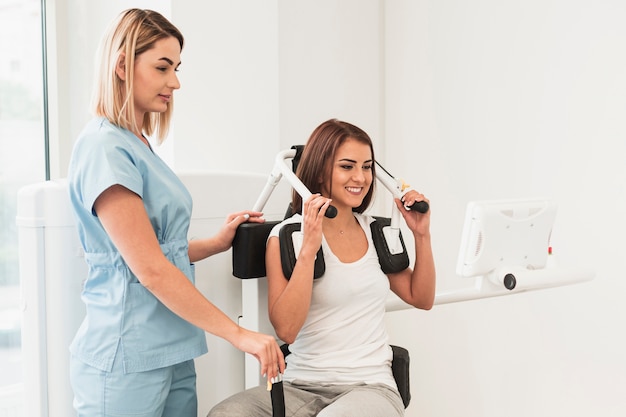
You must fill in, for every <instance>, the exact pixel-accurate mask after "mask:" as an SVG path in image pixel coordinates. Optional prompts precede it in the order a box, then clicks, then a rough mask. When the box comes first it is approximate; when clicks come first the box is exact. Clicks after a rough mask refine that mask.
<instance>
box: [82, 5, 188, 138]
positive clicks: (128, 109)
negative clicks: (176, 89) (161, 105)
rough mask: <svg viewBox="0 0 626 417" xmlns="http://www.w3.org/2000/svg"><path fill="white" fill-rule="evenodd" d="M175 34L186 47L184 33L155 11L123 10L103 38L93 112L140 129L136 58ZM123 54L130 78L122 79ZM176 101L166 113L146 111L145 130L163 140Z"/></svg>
mask: <svg viewBox="0 0 626 417" xmlns="http://www.w3.org/2000/svg"><path fill="white" fill-rule="evenodd" d="M169 37H174V38H176V39H177V40H178V42H179V43H180V49H181V50H182V49H183V43H184V39H183V35H182V34H181V32H180V31H179V30H178V29H177V28H176V27H175V26H174V25H173V24H172V23H170V21H169V20H167V19H166V18H165V17H163V16H162V15H161V14H160V13H158V12H155V11H152V10H142V9H128V10H126V11H124V12H122V13H121V14H120V15H119V16H118V17H117V18H116V19H115V20H113V22H111V24H110V25H109V28H108V30H107V31H106V32H105V34H104V36H103V37H102V40H101V43H100V47H99V53H98V56H99V62H97V63H96V79H95V88H94V93H93V98H92V108H93V112H94V113H95V114H96V115H97V116H101V117H105V118H107V119H108V120H109V121H110V122H111V123H113V124H114V125H116V126H120V127H123V128H125V129H128V130H130V131H133V132H137V131H138V130H139V127H138V126H137V121H136V120H135V101H134V94H133V84H134V69H135V58H136V57H137V56H138V55H140V54H142V53H143V52H145V51H147V50H149V49H151V48H153V47H154V44H155V42H157V41H159V40H161V39H164V38H169ZM121 54H125V61H124V64H125V68H126V74H127V75H126V81H123V80H121V79H120V78H119V77H118V76H117V74H116V72H115V67H116V65H117V62H118V60H119V57H120V55H121ZM173 109H174V102H173V100H172V101H170V103H169V105H168V106H167V110H166V111H165V112H163V113H150V112H148V113H146V114H145V115H144V119H143V133H145V134H146V135H148V136H155V137H156V138H157V141H158V143H162V142H163V140H164V139H165V138H166V137H167V132H168V131H169V127H170V121H171V118H172V112H173Z"/></svg>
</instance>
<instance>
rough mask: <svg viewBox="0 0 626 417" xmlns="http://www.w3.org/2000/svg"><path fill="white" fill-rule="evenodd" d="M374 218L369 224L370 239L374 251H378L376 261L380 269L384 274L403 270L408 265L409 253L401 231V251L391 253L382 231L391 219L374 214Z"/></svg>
mask: <svg viewBox="0 0 626 417" xmlns="http://www.w3.org/2000/svg"><path fill="white" fill-rule="evenodd" d="M374 219H375V221H373V222H372V223H371V224H370V229H371V230H372V240H373V241H374V247H375V248H376V253H378V262H379V263H380V267H381V269H382V270H383V272H384V273H385V274H393V273H396V272H400V271H404V270H405V269H407V268H408V267H409V254H408V253H407V251H406V246H405V245H404V239H402V232H399V236H400V243H402V252H400V253H397V254H393V253H391V251H390V250H389V245H387V239H385V235H384V233H383V229H384V228H385V227H387V226H389V225H390V224H391V219H389V218H387V217H376V216H374Z"/></svg>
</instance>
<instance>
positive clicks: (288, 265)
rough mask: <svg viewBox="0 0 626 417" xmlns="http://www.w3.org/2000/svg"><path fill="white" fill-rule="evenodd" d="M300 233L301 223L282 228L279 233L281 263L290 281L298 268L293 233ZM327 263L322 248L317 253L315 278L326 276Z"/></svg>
mask: <svg viewBox="0 0 626 417" xmlns="http://www.w3.org/2000/svg"><path fill="white" fill-rule="evenodd" d="M299 231H300V223H289V224H286V225H284V226H283V227H281V228H280V231H279V232H278V240H279V242H280V261H281V264H282V267H283V274H284V275H285V278H287V279H290V278H291V274H292V273H293V269H294V267H295V266H296V260H297V256H296V251H295V249H294V245H293V233H294V232H299ZM325 270H326V263H325V262H324V254H323V253H322V248H321V247H320V249H319V250H318V251H317V255H316V257H315V266H314V269H313V278H319V277H321V276H322V275H324V271H325Z"/></svg>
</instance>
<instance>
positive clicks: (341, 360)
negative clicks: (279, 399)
mask: <svg viewBox="0 0 626 417" xmlns="http://www.w3.org/2000/svg"><path fill="white" fill-rule="evenodd" d="M374 160H375V159H374V149H373V146H372V142H371V139H370V138H369V136H368V135H367V134H366V133H365V132H364V131H363V130H361V129H360V128H358V127H356V126H354V125H352V124H350V123H346V122H342V121H339V120H335V119H333V120H328V121H326V122H324V123H322V124H321V125H320V126H318V127H317V128H316V129H315V130H314V131H313V133H312V134H311V137H310V138H309V140H308V142H307V143H306V145H305V148H304V151H303V153H302V156H301V159H300V162H299V164H298V168H297V171H296V175H297V176H298V177H299V178H300V180H301V181H302V182H303V183H304V185H305V186H306V187H307V188H308V189H309V190H310V191H311V192H312V193H313V195H312V196H311V197H310V198H308V199H307V200H306V201H305V202H304V205H303V204H302V199H301V197H300V196H299V195H298V194H297V193H295V192H294V194H293V201H292V207H294V210H296V211H297V212H296V214H294V215H293V217H291V218H289V219H287V220H285V221H284V222H282V223H281V224H279V225H277V226H276V227H275V228H274V230H272V232H271V233H270V237H269V239H268V242H267V251H266V270H267V279H268V297H269V299H268V305H269V316H270V320H271V322H272V325H273V326H274V329H275V330H276V334H277V335H278V337H279V338H280V339H282V340H283V341H284V342H286V343H289V344H290V347H289V348H290V351H291V354H290V355H289V356H287V357H286V361H287V368H286V370H285V373H284V378H283V381H284V383H283V385H284V391H285V409H286V415H287V416H290V417H291V416H298V417H305V416H326V417H328V416H347V415H350V416H359V417H393V416H402V415H404V406H403V403H402V399H401V398H400V394H399V393H398V390H397V387H396V383H395V381H394V378H393V374H392V370H391V360H392V350H391V347H390V346H389V343H388V335H387V332H386V329H385V325H384V315H385V302H386V299H387V296H388V292H389V290H390V289H391V291H393V292H394V293H396V294H397V295H398V296H399V297H400V298H401V299H402V300H404V301H405V302H407V303H409V304H411V305H413V306H415V307H416V308H420V309H425V310H428V309H430V308H431V307H432V305H433V302H434V298H435V266H434V261H433V255H432V249H431V241H430V210H429V211H428V212H426V213H419V212H416V211H408V210H406V209H404V205H405V204H406V205H407V206H410V205H412V204H413V203H415V202H419V201H428V200H427V199H426V198H425V197H424V196H423V195H422V194H420V193H418V192H416V191H410V192H409V193H407V194H406V195H405V197H404V201H400V200H398V199H396V201H395V202H396V205H397V206H398V208H399V209H400V212H401V213H402V216H403V217H404V220H405V221H406V224H407V226H408V227H409V229H410V230H411V232H412V234H413V238H414V240H415V259H416V261H415V264H414V266H413V268H407V269H405V270H403V271H401V272H398V273H393V274H388V275H385V274H384V273H383V271H382V270H381V267H380V264H379V261H378V255H377V253H376V250H375V248H374V244H373V241H372V236H371V231H370V227H369V224H370V223H371V222H372V221H373V220H374V219H373V218H372V217H371V216H369V215H366V214H363V212H364V211H365V210H366V209H367V208H368V206H369V204H370V203H371V201H372V195H373V192H374V183H375V171H374V169H375V164H374ZM331 201H332V205H333V206H334V207H335V208H336V209H337V215H336V216H335V217H334V218H328V217H325V216H324V214H325V213H326V210H327V209H328V207H329V205H330V204H331ZM294 222H303V224H302V230H303V234H304V238H303V242H302V246H301V250H300V253H299V255H298V258H297V261H296V264H295V266H294V269H293V273H292V275H291V277H290V278H289V279H288V278H286V277H285V275H284V273H283V269H282V266H281V259H280V246H279V239H278V233H279V230H280V228H281V227H283V226H284V225H285V224H289V223H294ZM320 246H321V248H322V251H323V256H324V261H325V264H326V268H325V273H324V275H322V276H321V277H320V278H316V279H314V277H313V271H314V262H315V257H316V254H317V252H318V250H319V248H320ZM219 416H241V417H250V416H255V417H256V416H268V417H271V416H272V405H271V399H270V395H269V393H268V392H267V389H266V387H265V386H259V387H256V388H252V389H249V390H246V391H243V392H241V393H238V394H235V395H233V396H231V397H230V398H227V399H226V400H224V401H222V402H221V403H219V404H217V405H216V406H215V407H214V408H213V409H212V410H211V411H210V412H209V417H219Z"/></svg>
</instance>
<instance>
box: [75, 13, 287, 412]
mask: <svg viewBox="0 0 626 417" xmlns="http://www.w3.org/2000/svg"><path fill="white" fill-rule="evenodd" d="M182 48H183V36H182V34H181V33H180V31H179V30H178V29H177V28H176V27H175V26H173V25H172V24H171V23H170V22H169V21H168V20H167V19H165V18H164V17H163V16H162V15H160V14H159V13H156V12H154V11H150V10H139V9H129V10H126V11H124V12H123V13H121V14H120V15H119V17H118V18H117V19H116V20H115V21H114V22H113V23H112V24H111V26H110V27H109V29H108V31H107V32H106V34H105V36H104V38H103V40H102V44H101V49H100V54H101V55H100V65H99V68H98V74H97V77H96V80H97V81H96V90H95V95H94V112H95V117H94V118H93V119H92V120H91V121H90V122H89V123H88V124H87V125H86V127H85V128H84V130H83V131H82V132H81V134H80V136H79V138H78V139H77V141H76V143H75V146H74V150H73V153H72V159H71V162H70V166H69V174H68V177H69V192H70V199H71V203H72V207H73V209H74V212H75V215H76V218H77V222H78V231H79V236H80V240H81V243H82V246H83V248H84V251H85V259H86V261H87V263H88V266H89V272H88V277H87V279H86V281H85V284H84V290H83V293H82V299H83V301H84V303H85V305H86V312H87V315H86V318H85V320H84V321H83V323H82V325H81V327H80V328H79V330H78V332H77V334H76V336H75V338H74V340H73V342H72V344H71V347H70V351H71V355H72V359H71V365H70V367H71V370H70V375H71V382H72V387H73V390H74V396H75V397H74V407H75V408H76V410H77V413H78V415H79V416H131V415H132V416H134V417H142V416H146V417H147V416H177V417H181V416H188V417H196V415H197V396H196V385H195V381H196V374H195V369H194V363H193V359H194V358H196V357H198V356H199V355H202V354H204V353H206V352H207V346H206V338H205V334H204V332H205V331H207V332H209V333H211V334H214V335H216V336H219V337H222V338H224V339H226V340H227V341H229V342H230V343H231V344H233V345H234V346H235V347H236V348H238V349H240V350H242V351H244V352H247V353H250V354H252V355H254V356H255V357H256V358H257V359H258V360H259V362H260V363H261V372H262V373H263V374H266V375H267V376H268V378H273V377H275V376H277V374H278V373H279V372H282V371H283V370H284V366H285V364H284V359H283V356H282V354H281V352H280V348H279V347H278V345H277V343H276V341H275V339H274V337H272V336H269V335H264V334H260V333H256V332H253V331H250V330H246V329H244V328H241V327H239V326H238V325H237V324H236V323H235V322H233V321H232V320H231V319H230V318H229V317H228V316H227V315H225V314H224V313H223V312H222V311H220V310H219V309H218V308H217V307H216V306H215V305H213V304H212V303H211V302H210V301H208V300H207V299H206V298H205V297H204V296H203V295H202V294H201V293H200V292H199V291H198V290H197V289H196V287H195V285H194V280H195V278H194V266H193V263H194V262H196V261H199V260H201V259H204V258H207V257H208V256H211V255H213V254H216V253H220V252H223V251H226V250H228V249H229V248H230V246H231V244H232V239H233V237H234V235H235V231H236V229H237V227H238V226H239V225H240V224H241V223H243V222H245V221H251V222H262V221H263V218H262V217H261V215H262V213H259V212H252V211H242V212H239V213H233V214H230V215H229V216H228V217H227V218H226V221H225V224H224V225H223V227H222V228H221V230H220V231H219V232H218V233H217V234H216V235H215V236H213V237H211V238H207V239H194V240H192V241H188V240H187V232H188V228H189V222H190V217H191V210H192V200H191V196H190V194H189V192H188V191H187V190H186V188H185V186H184V185H183V184H182V182H181V181H180V180H179V179H178V178H177V176H176V175H175V174H174V173H173V172H172V171H171V169H170V168H169V167H168V166H167V165H166V164H165V163H164V162H163V161H162V160H161V159H160V158H159V157H158V156H157V155H156V154H155V153H154V152H153V149H152V147H151V144H150V143H149V142H148V140H147V137H148V136H151V137H154V138H156V139H157V140H158V141H159V143H160V142H161V141H162V140H163V139H164V138H165V137H166V135H167V132H168V128H169V125H170V119H171V115H172V103H173V94H174V90H177V89H178V88H179V87H180V83H179V81H178V77H177V75H176V71H177V69H178V66H179V65H180V55H181V51H182Z"/></svg>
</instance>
